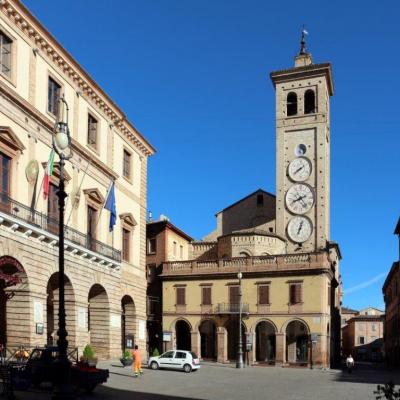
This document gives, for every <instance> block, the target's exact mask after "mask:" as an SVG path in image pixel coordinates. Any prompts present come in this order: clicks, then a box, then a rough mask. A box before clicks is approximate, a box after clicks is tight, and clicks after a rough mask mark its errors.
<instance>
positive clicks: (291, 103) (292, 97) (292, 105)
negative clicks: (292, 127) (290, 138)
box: [286, 92, 297, 117]
mask: <svg viewBox="0 0 400 400" xmlns="http://www.w3.org/2000/svg"><path fill="white" fill-rule="evenodd" d="M286 108H287V113H286V114H287V116H288V117H290V116H291V115H296V114H297V94H296V93H294V92H290V93H289V94H288V95H287V98H286Z"/></svg>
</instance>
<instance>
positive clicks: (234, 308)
mask: <svg viewBox="0 0 400 400" xmlns="http://www.w3.org/2000/svg"><path fill="white" fill-rule="evenodd" d="M249 312H250V311H249V305H248V304H246V303H242V314H249ZM214 314H239V304H235V303H218V304H217V306H216V307H215V310H214Z"/></svg>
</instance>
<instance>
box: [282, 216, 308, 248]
mask: <svg viewBox="0 0 400 400" xmlns="http://www.w3.org/2000/svg"><path fill="white" fill-rule="evenodd" d="M312 230H313V227H312V223H311V221H310V220H309V219H308V218H305V217H293V218H292V219H291V220H290V221H289V223H288V225H287V233H288V236H289V238H290V240H293V242H296V243H303V242H305V241H306V240H307V239H308V238H309V237H310V236H311V233H312Z"/></svg>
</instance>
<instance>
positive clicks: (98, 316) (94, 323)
mask: <svg viewBox="0 0 400 400" xmlns="http://www.w3.org/2000/svg"><path fill="white" fill-rule="evenodd" d="M88 308H89V309H88V332H89V343H90V344H91V345H92V347H93V350H94V351H95V353H96V355H97V357H98V358H100V359H107V358H109V355H110V306H109V301H108V295H107V292H106V290H105V289H104V287H103V286H101V285H99V284H97V283H96V284H94V285H93V286H92V287H91V288H90V291H89V296H88Z"/></svg>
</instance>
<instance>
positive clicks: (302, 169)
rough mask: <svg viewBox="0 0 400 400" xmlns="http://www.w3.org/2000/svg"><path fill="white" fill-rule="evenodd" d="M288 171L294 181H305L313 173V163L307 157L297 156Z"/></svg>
mask: <svg viewBox="0 0 400 400" xmlns="http://www.w3.org/2000/svg"><path fill="white" fill-rule="evenodd" d="M288 172H289V176H290V179H292V180H293V181H296V182H302V181H305V180H306V179H307V178H308V177H309V176H310V174H311V163H310V161H309V160H308V159H307V158H305V157H298V158H295V159H294V160H292V161H291V163H290V164H289V168H288Z"/></svg>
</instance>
